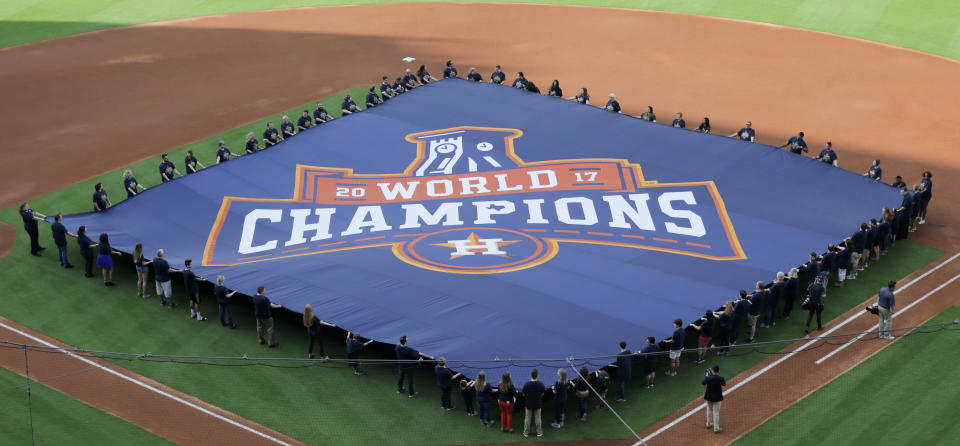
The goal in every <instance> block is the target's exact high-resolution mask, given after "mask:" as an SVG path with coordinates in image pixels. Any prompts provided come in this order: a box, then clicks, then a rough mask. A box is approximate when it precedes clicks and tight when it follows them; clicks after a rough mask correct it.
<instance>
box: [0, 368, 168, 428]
mask: <svg viewBox="0 0 960 446" xmlns="http://www.w3.org/2000/svg"><path fill="white" fill-rule="evenodd" d="M25 385H26V381H25V379H24V378H23V377H22V376H20V375H18V374H16V373H13V372H11V371H9V370H7V369H4V368H0V401H2V404H0V432H2V433H3V434H2V438H0V443H2V444H11V445H12V444H37V445H64V444H137V445H153V444H156V445H161V444H163V445H167V444H173V443H170V442H169V441H167V440H165V439H163V438H161V437H158V436H156V435H154V434H153V433H152V432H149V431H146V430H143V429H141V428H140V427H139V426H137V425H135V424H131V423H128V422H127V421H126V420H122V419H120V418H117V417H115V416H113V415H110V414H108V413H106V412H104V411H102V410H100V409H97V408H95V407H90V406H88V405H86V404H84V403H82V402H80V401H78V400H76V399H73V398H71V397H69V396H67V395H64V394H62V393H60V392H58V391H56V390H53V389H51V388H49V387H47V386H44V385H41V384H37V383H32V384H31V385H30V401H29V403H28V399H27V389H26V387H25ZM18 386H24V387H18ZM31 408H32V409H31ZM31 412H32V413H31ZM31 415H32V417H33V430H34V432H33V435H31V432H30V417H31ZM78 441H80V443H78Z"/></svg>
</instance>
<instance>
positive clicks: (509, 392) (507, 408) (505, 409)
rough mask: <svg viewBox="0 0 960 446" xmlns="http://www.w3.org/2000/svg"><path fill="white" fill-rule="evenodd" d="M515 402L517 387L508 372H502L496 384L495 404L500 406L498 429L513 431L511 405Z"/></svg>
mask: <svg viewBox="0 0 960 446" xmlns="http://www.w3.org/2000/svg"><path fill="white" fill-rule="evenodd" d="M516 402H517V388H516V387H514V385H513V380H511V379H510V372H503V376H501V377H500V383H498V384H497V405H498V406H500V430H502V431H504V432H513V405H514V404H516Z"/></svg>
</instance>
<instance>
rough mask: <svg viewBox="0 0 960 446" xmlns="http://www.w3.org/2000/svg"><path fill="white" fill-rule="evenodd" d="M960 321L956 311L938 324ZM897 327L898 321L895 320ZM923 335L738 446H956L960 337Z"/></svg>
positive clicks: (831, 386)
mask: <svg viewBox="0 0 960 446" xmlns="http://www.w3.org/2000/svg"><path fill="white" fill-rule="evenodd" d="M957 319H960V308H958V307H951V308H949V309H947V310H946V311H944V312H943V313H940V314H939V315H938V316H936V317H934V318H933V319H932V320H930V322H928V324H931V323H950V322H952V321H954V320H957ZM894 327H896V320H894ZM919 331H932V330H931V329H923V330H921V329H917V330H915V331H914V332H913V333H911V334H910V335H908V336H906V337H904V338H902V339H900V340H898V341H897V342H895V343H893V344H892V345H890V346H889V347H887V348H886V349H884V350H883V351H881V352H880V353H877V354H876V355H874V356H873V357H872V358H870V359H868V360H866V361H864V362H863V363H861V364H860V365H858V366H856V367H855V368H853V369H851V370H850V371H848V372H847V373H845V374H843V375H842V376H840V377H839V378H837V379H835V380H833V381H831V382H830V383H829V384H827V385H825V386H823V388H821V389H819V390H817V391H816V392H814V393H812V394H810V395H809V396H807V397H806V398H804V399H802V400H800V401H799V402H797V403H796V404H794V405H793V406H791V407H790V408H788V409H787V410H784V411H783V412H781V413H780V414H779V415H777V416H775V417H773V418H771V419H769V420H767V421H766V422H765V423H763V424H762V425H761V426H760V427H758V428H757V429H754V430H753V431H751V432H750V433H749V434H747V435H746V436H745V437H743V438H741V439H740V440H739V441H738V442H736V443H735V444H737V445H742V446H748V445H769V444H776V445H782V446H790V445H810V444H869V445H878V446H879V445H894V444H929V445H933V444H956V439H957V438H958V436H960V423H956V422H953V421H948V419H947V418H945V417H949V415H948V414H951V413H953V411H954V410H955V409H956V403H957V401H960V386H957V385H955V383H956V382H957V380H960V369H958V368H957V364H956V352H957V351H960V333H958V328H957V327H956V326H951V327H949V328H948V329H947V330H945V331H936V332H933V333H918V332H919Z"/></svg>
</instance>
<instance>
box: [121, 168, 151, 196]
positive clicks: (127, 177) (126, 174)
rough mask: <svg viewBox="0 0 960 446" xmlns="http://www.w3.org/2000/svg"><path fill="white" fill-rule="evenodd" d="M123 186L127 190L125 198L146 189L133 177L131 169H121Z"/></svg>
mask: <svg viewBox="0 0 960 446" xmlns="http://www.w3.org/2000/svg"><path fill="white" fill-rule="evenodd" d="M123 188H124V189H125V190H126V191H127V198H130V197H132V196H134V195H136V194H137V193H139V192H143V191H145V190H147V189H146V188H145V187H143V185H141V184H140V183H139V182H138V181H137V179H136V178H134V177H133V171H131V170H130V169H127V170H124V171H123Z"/></svg>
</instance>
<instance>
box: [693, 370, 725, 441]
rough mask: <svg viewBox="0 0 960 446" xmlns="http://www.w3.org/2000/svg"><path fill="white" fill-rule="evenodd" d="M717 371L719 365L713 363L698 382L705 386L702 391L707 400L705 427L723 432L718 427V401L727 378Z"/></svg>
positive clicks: (721, 398) (716, 432)
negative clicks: (705, 388)
mask: <svg viewBox="0 0 960 446" xmlns="http://www.w3.org/2000/svg"><path fill="white" fill-rule="evenodd" d="M719 373H720V366H718V365H715V366H713V368H709V369H707V375H706V376H704V377H703V381H701V382H700V384H702V385H704V386H707V390H706V391H705V392H704V393H703V399H704V400H706V401H707V428H708V429H709V428H713V433H715V434H719V433H720V432H723V429H720V402H721V401H723V386H726V385H727V380H725V379H723V377H722V376H720V375H719Z"/></svg>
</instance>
